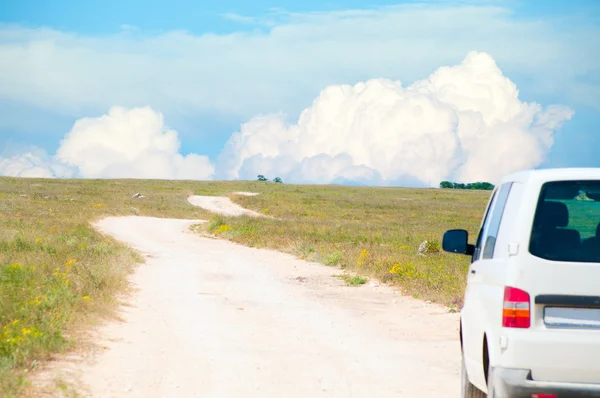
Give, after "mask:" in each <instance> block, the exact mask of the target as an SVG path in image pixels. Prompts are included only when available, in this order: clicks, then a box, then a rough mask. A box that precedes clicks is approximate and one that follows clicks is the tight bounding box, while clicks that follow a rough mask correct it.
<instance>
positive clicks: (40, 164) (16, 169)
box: [0, 148, 75, 178]
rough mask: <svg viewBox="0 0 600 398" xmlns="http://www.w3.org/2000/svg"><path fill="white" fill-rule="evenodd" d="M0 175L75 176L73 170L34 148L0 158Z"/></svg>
mask: <svg viewBox="0 0 600 398" xmlns="http://www.w3.org/2000/svg"><path fill="white" fill-rule="evenodd" d="M0 175H2V176H8V177H21V178H54V177H59V178H69V177H73V176H74V175H75V170H74V169H73V168H71V167H69V166H66V165H64V164H62V163H60V162H59V161H57V160H56V159H52V158H50V157H49V156H48V155H47V154H46V153H45V152H44V151H43V150H40V149H35V148H34V149H30V150H27V151H25V152H23V153H19V154H15V155H12V156H8V157H4V158H0Z"/></svg>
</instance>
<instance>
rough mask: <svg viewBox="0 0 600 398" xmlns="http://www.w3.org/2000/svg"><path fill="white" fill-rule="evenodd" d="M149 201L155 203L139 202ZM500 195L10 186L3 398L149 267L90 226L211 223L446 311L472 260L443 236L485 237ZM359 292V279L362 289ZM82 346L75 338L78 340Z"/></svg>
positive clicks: (110, 184) (2, 258) (4, 183)
mask: <svg viewBox="0 0 600 398" xmlns="http://www.w3.org/2000/svg"><path fill="white" fill-rule="evenodd" d="M235 191H253V192H259V193H262V194H261V195H259V196H254V197H245V196H233V197H232V198H233V200H234V201H235V202H237V203H239V204H241V205H242V206H244V207H247V208H249V209H252V210H256V211H258V212H262V213H264V214H268V215H271V216H274V217H276V218H278V219H279V220H274V219H270V218H260V219H257V218H250V217H238V218H231V217H230V218H225V217H216V216H213V215H212V214H210V213H207V212H205V211H203V210H202V209H199V208H196V207H193V206H191V205H190V204H188V202H187V197H188V196H189V195H191V194H199V195H226V194H228V193H229V192H235ZM136 192H141V193H142V194H144V195H145V196H146V197H145V198H143V199H132V198H131V196H132V195H133V194H134V193H136ZM488 195H489V192H465V191H441V190H414V189H384V188H351V187H326V186H317V187H315V186H290V185H282V184H273V183H260V182H172V181H127V180H111V181H99V180H77V181H65V180H19V179H11V178H0V216H1V218H0V227H1V228H0V248H1V249H2V250H0V396H2V397H5V396H6V397H11V396H18V395H19V394H20V392H21V391H23V387H24V386H25V385H26V381H27V375H28V373H29V372H31V371H32V370H33V369H35V367H36V364H37V363H39V361H43V360H44V359H46V358H48V357H49V356H50V355H51V354H53V353H56V352H61V351H64V350H66V349H69V348H70V347H72V346H73V344H74V343H76V339H75V338H74V337H72V336H71V335H72V334H73V333H72V332H73V331H74V330H75V328H76V327H77V328H85V327H86V325H89V324H90V322H92V321H94V320H95V319H98V318H99V317H100V316H106V315H110V314H113V313H114V309H115V307H116V305H117V304H118V303H117V301H116V297H117V296H118V294H120V293H123V292H125V291H126V289H127V282H126V281H127V279H126V277H127V275H128V274H129V273H130V272H131V271H132V269H133V267H134V265H135V264H136V262H138V261H139V258H138V257H137V256H136V254H135V253H134V252H133V251H132V250H130V249H129V248H127V247H125V246H123V245H121V244H119V243H117V242H115V241H113V240H112V239H109V238H107V237H104V236H102V235H100V234H99V233H97V232H96V231H94V230H93V229H92V228H91V227H90V221H93V220H95V219H97V218H100V217H104V216H109V215H146V216H157V217H173V218H191V219H210V223H209V224H208V228H209V229H210V230H211V232H213V233H215V234H218V235H219V236H221V237H223V238H226V239H230V240H232V241H235V242H239V243H243V244H246V245H250V246H254V247H269V248H274V249H278V250H282V251H286V252H290V253H293V254H295V255H297V256H299V257H302V258H305V259H308V260H313V261H319V262H322V263H324V264H326V265H328V266H339V267H342V268H344V269H348V270H352V271H355V272H356V273H357V274H360V275H362V276H365V277H376V278H379V279H381V280H383V281H386V282H389V283H392V284H396V285H398V286H400V287H401V288H402V289H403V291H404V292H405V293H407V294H412V295H414V296H416V297H421V298H427V299H430V300H434V301H438V302H442V303H445V304H452V303H453V302H454V303H456V302H458V300H460V298H461V297H462V291H463V288H464V277H465V270H466V266H467V264H468V260H467V259H466V258H461V257H457V256H450V255H446V254H443V253H432V254H428V255H426V256H420V255H418V254H417V249H418V246H419V244H420V243H421V242H422V241H423V240H430V241H431V242H433V243H432V244H431V245H430V248H431V249H432V250H434V251H435V249H436V242H439V240H440V239H441V235H442V233H443V231H444V230H445V229H447V228H453V227H466V228H467V229H469V230H470V231H471V232H472V233H474V232H475V231H476V229H477V226H478V224H479V220H480V217H481V212H482V210H483V207H484V206H485V202H486V200H487V197H488ZM356 283H358V279H357V280H356ZM70 336H71V337H70Z"/></svg>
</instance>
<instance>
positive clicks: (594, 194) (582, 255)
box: [529, 180, 600, 263]
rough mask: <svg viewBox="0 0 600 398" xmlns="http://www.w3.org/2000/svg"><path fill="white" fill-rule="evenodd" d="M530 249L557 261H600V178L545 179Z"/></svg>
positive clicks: (542, 256)
mask: <svg viewBox="0 0 600 398" xmlns="http://www.w3.org/2000/svg"><path fill="white" fill-rule="evenodd" d="M529 252H530V253H531V254H533V255H534V256H537V257H541V258H544V259H547V260H553V261H570V262H586V263H589V262H600V181H597V180H596V181H556V182H548V183H545V184H544V185H543V186H542V189H541V192H540V198H539V201H538V205H537V209H536V213H535V217H534V221H533V228H532V231H531V240H530V242H529Z"/></svg>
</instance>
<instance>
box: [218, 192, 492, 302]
mask: <svg viewBox="0 0 600 398" xmlns="http://www.w3.org/2000/svg"><path fill="white" fill-rule="evenodd" d="M489 195H490V192H489V191H459V190H440V189H404V188H363V187H340V186H293V185H279V184H278V186H274V184H271V187H270V189H269V190H267V191H264V193H263V194H262V195H259V196H252V197H242V196H235V197H233V199H234V201H235V202H237V203H239V204H241V205H242V206H244V207H246V208H249V209H252V210H255V211H257V212H264V210H265V209H269V212H268V213H269V215H270V216H272V217H275V219H269V218H251V217H237V218H236V217H220V216H219V217H217V216H215V217H213V219H212V220H211V224H210V225H227V230H226V231H225V232H219V231H218V230H217V228H209V230H210V231H212V232H213V233H214V234H216V235H218V236H221V237H223V238H225V239H229V240H232V241H235V242H237V243H242V244H246V245H249V246H253V247H266V248H272V249H277V250H280V251H284V252H288V253H291V254H293V255H295V256H297V257H299V258H303V259H307V260H311V261H319V262H321V263H323V264H325V265H328V266H339V267H341V268H342V269H347V270H350V271H353V272H356V273H358V274H360V275H362V276H366V277H373V278H376V279H379V280H381V281H382V282H385V283H389V284H392V285H397V286H399V287H400V288H401V289H402V291H403V292H404V293H405V294H409V295H413V296H415V297H418V298H423V299H427V300H432V301H434V302H438V303H442V304H445V305H448V306H452V307H456V306H457V305H458V306H460V302H461V300H462V296H463V292H464V286H465V276H466V271H467V268H468V265H469V259H468V258H467V257H466V256H458V255H452V254H448V253H444V252H442V251H441V239H442V235H443V233H444V231H445V230H447V229H451V228H464V229H467V230H468V231H469V232H470V234H471V241H473V240H474V239H475V236H474V234H475V233H476V232H477V230H478V227H479V223H480V222H481V217H482V213H483V211H484V209H485V205H486V203H487V200H488V198H489ZM424 241H428V243H427V244H426V245H425V253H424V255H420V254H419V253H418V250H419V246H420V244H421V243H422V242H424Z"/></svg>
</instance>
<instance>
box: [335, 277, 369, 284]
mask: <svg viewBox="0 0 600 398" xmlns="http://www.w3.org/2000/svg"><path fill="white" fill-rule="evenodd" d="M339 278H340V279H342V280H343V281H344V282H346V284H347V285H348V286H360V285H364V284H365V283H367V281H368V279H366V278H363V277H360V276H351V275H340V276H339Z"/></svg>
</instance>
